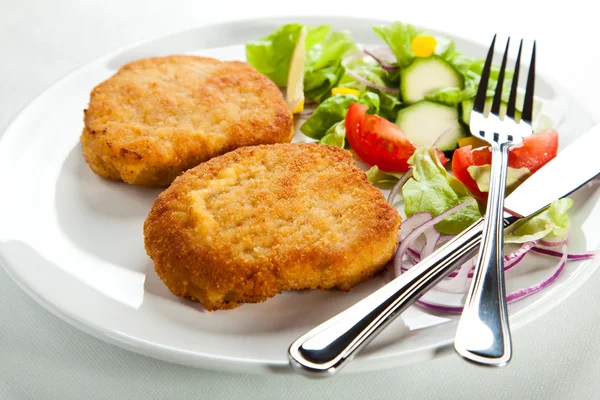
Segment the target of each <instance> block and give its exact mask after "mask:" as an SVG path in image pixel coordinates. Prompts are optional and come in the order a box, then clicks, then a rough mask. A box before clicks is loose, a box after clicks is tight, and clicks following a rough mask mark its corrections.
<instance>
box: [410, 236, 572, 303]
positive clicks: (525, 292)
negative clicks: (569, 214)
mask: <svg viewBox="0 0 600 400" xmlns="http://www.w3.org/2000/svg"><path fill="white" fill-rule="evenodd" d="M532 249H533V248H532ZM567 256H568V253H567V246H566V245H564V246H563V247H562V252H561V258H560V260H559V262H558V264H557V265H556V267H555V268H554V270H553V271H552V273H551V274H550V276H548V277H547V278H546V279H544V280H543V281H542V282H540V283H538V284H537V285H533V286H529V287H527V288H524V289H519V290H517V291H515V292H513V293H511V294H509V295H508V296H506V302H507V303H512V302H514V301H517V300H519V299H522V298H523V297H527V296H529V295H532V294H534V293H536V292H539V291H540V290H542V289H544V288H546V287H548V286H549V285H551V284H552V283H553V282H554V281H555V280H556V279H557V278H558V277H559V276H560V274H561V273H562V272H563V270H564V269H565V266H566V265H567ZM417 304H420V305H422V306H424V307H427V308H430V309H432V310H436V311H441V312H445V313H451V314H460V313H461V312H462V310H463V307H459V306H448V305H443V304H435V303H431V302H429V301H426V300H422V299H419V300H417Z"/></svg>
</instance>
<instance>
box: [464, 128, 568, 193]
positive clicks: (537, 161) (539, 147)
mask: <svg viewBox="0 0 600 400" xmlns="http://www.w3.org/2000/svg"><path fill="white" fill-rule="evenodd" d="M557 153H558V132H556V131H555V130H554V129H549V130H545V131H541V132H538V133H535V134H533V135H531V136H528V137H527V138H525V140H523V142H522V143H521V144H519V145H516V146H515V147H513V148H511V149H510V150H509V151H508V166H509V167H511V168H523V167H524V168H527V169H528V170H529V171H530V172H531V173H534V172H535V171H537V170H538V169H540V168H541V167H543V166H544V164H546V163H547V162H548V161H550V160H552V159H553V158H554V157H556V154H557ZM491 162H492V153H491V152H490V150H489V148H487V147H483V148H477V149H472V148H471V146H465V147H461V148H459V149H457V150H455V151H454V155H453V156H452V173H453V174H454V176H455V177H456V178H457V179H458V180H459V181H461V182H462V183H463V184H464V185H465V186H466V187H467V188H468V189H469V190H470V191H471V194H473V196H475V197H477V198H478V199H481V200H485V199H487V193H483V192H481V191H480V190H479V189H478V188H477V183H476V182H475V180H474V179H473V178H472V177H471V174H469V171H468V168H469V167H470V166H472V165H487V164H490V163H491Z"/></svg>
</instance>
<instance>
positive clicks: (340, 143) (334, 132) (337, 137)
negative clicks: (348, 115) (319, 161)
mask: <svg viewBox="0 0 600 400" xmlns="http://www.w3.org/2000/svg"><path fill="white" fill-rule="evenodd" d="M319 144H328V145H331V146H336V147H341V148H342V149H343V148H344V147H346V121H344V120H342V121H340V122H336V123H335V124H334V125H333V126H332V127H331V128H329V129H328V130H327V132H325V136H323V138H322V139H321V140H320V141H319Z"/></svg>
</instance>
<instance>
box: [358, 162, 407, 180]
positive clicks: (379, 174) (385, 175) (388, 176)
mask: <svg viewBox="0 0 600 400" xmlns="http://www.w3.org/2000/svg"><path fill="white" fill-rule="evenodd" d="M366 174H367V179H369V182H371V183H373V184H384V183H396V182H397V181H398V180H399V179H400V178H401V177H402V175H403V173H401V172H383V171H382V170H380V169H379V168H378V167H377V165H373V166H372V167H371V168H369V170H368V171H367V172H366Z"/></svg>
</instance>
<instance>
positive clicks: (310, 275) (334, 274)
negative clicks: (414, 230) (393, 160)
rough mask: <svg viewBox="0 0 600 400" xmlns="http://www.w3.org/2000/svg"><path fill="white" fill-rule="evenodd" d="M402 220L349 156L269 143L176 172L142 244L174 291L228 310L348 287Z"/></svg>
mask: <svg viewBox="0 0 600 400" xmlns="http://www.w3.org/2000/svg"><path fill="white" fill-rule="evenodd" d="M400 222H401V220H400V216H399V214H398V212H397V211H396V209H395V208H393V207H391V206H390V205H388V204H387V203H386V201H385V198H384V196H383V194H382V193H381V191H379V190H378V189H377V188H375V187H374V186H373V185H372V184H371V183H370V182H369V181H368V180H367V177H366V175H365V173H364V172H363V171H362V170H360V169H359V168H357V167H356V165H355V163H354V161H353V159H352V155H351V154H350V152H348V151H347V150H343V149H339V148H337V147H333V146H326V145H317V144H300V143H293V144H275V145H262V146H252V147H245V148H240V149H237V150H235V151H232V152H230V153H227V154H225V155H223V156H220V157H216V158H213V159H211V160H210V161H207V162H205V163H203V164H200V165H199V166H197V167H195V168H193V169H190V170H188V171H187V172H185V173H184V174H183V175H181V176H179V177H178V178H177V179H176V180H175V181H174V182H173V184H172V185H171V186H170V187H169V188H168V189H166V190H165V191H164V192H163V193H161V194H160V195H159V197H158V199H157V200H156V201H155V203H154V205H153V206H152V209H151V211H150V213H149V215H148V217H147V219H146V221H145V224H144V241H145V248H146V252H147V254H148V255H149V256H150V258H151V259H152V260H153V261H154V264H155V270H156V273H157V274H158V276H159V277H160V278H161V280H162V281H163V282H164V284H165V285H166V286H167V287H168V288H169V289H170V291H171V292H172V293H173V294H174V295H176V296H181V297H187V298H190V299H193V300H198V301H200V302H201V303H202V304H203V305H204V306H205V307H206V309H207V310H217V309H231V308H235V307H237V306H239V305H240V304H242V303H256V302H262V301H264V300H266V299H268V298H270V297H272V296H274V295H276V294H278V293H280V292H281V291H282V290H294V289H331V288H337V289H340V290H343V291H346V290H349V289H350V288H352V287H353V286H354V285H356V284H357V283H359V282H361V281H364V280H366V279H369V278H370V277H372V276H373V275H374V274H376V273H377V272H379V271H380V270H381V269H382V268H383V267H384V266H385V264H386V263H387V262H388V261H389V260H390V259H391V257H392V255H393V252H394V250H395V247H396V243H397V238H398V229H399V227H400Z"/></svg>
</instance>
